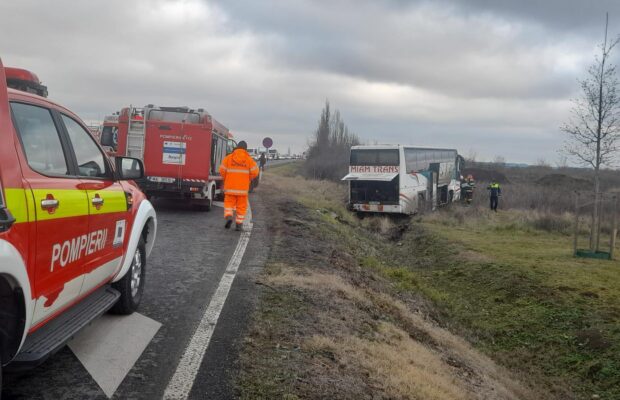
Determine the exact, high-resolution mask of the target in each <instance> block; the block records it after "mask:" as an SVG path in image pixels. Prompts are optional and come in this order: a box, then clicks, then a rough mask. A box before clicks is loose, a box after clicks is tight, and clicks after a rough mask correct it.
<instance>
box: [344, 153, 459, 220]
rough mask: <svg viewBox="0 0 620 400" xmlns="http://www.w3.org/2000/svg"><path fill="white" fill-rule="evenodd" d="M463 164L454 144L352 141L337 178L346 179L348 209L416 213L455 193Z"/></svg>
mask: <svg viewBox="0 0 620 400" xmlns="http://www.w3.org/2000/svg"><path fill="white" fill-rule="evenodd" d="M462 165H463V158H462V157H461V156H459V154H458V152H457V151H456V150H454V149H435V148H424V147H415V146H405V145H372V146H353V147H352V148H351V158H350V164H349V174H347V176H345V177H344V178H342V180H344V181H348V182H349V208H350V209H351V210H353V211H358V212H375V213H377V212H378V213H396V214H415V213H417V212H420V211H423V210H425V209H431V210H434V209H435V208H436V207H437V206H441V205H445V204H448V203H451V202H453V201H456V200H458V199H459V198H460V195H461V186H460V178H461V172H460V170H461V166H462Z"/></svg>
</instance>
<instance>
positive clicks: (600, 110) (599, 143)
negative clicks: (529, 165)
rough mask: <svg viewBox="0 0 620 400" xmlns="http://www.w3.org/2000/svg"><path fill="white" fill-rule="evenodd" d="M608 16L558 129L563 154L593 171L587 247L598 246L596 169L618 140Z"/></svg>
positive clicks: (618, 100) (619, 108)
mask: <svg viewBox="0 0 620 400" xmlns="http://www.w3.org/2000/svg"><path fill="white" fill-rule="evenodd" d="M608 25H609V15H607V17H606V20H605V38H604V39H603V42H602V43H601V44H600V45H599V46H598V47H599V51H600V54H598V55H597V56H596V57H595V59H594V63H593V64H592V65H591V66H590V67H589V68H588V71H587V76H586V78H585V79H583V80H581V81H580V82H579V83H580V86H581V91H582V94H581V97H580V98H578V99H575V100H573V109H572V114H573V115H572V118H571V120H570V121H569V122H568V123H566V124H565V125H563V126H562V128H561V129H562V131H564V132H565V133H566V134H567V135H568V139H567V141H566V143H565V146H564V152H565V153H566V154H567V155H569V156H570V157H572V158H573V159H575V160H576V161H577V162H579V163H580V164H582V165H584V166H588V167H591V168H592V169H593V170H594V207H593V212H592V219H593V224H592V226H593V229H592V235H591V236H590V248H591V249H592V250H595V249H596V247H598V234H599V228H600V227H599V226H598V221H599V215H598V214H599V211H600V198H601V188H600V169H601V167H602V166H605V165H607V166H610V165H611V164H612V163H613V161H614V156H615V153H616V152H617V150H618V139H620V120H619V118H620V93H619V92H618V77H617V71H616V66H615V65H613V64H611V63H610V62H609V58H610V54H611V52H612V50H613V49H614V47H616V45H617V44H618V42H620V36H619V37H617V38H616V39H614V40H608V38H607V29H608Z"/></svg>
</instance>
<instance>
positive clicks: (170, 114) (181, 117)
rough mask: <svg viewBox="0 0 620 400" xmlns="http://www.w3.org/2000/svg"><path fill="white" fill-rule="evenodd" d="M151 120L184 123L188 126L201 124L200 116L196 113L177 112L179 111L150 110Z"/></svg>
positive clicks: (149, 117)
mask: <svg viewBox="0 0 620 400" xmlns="http://www.w3.org/2000/svg"><path fill="white" fill-rule="evenodd" d="M148 119H149V120H157V121H168V122H183V121H185V123H187V124H198V123H200V115H199V114H197V113H194V112H177V111H163V110H150V111H149V115H148Z"/></svg>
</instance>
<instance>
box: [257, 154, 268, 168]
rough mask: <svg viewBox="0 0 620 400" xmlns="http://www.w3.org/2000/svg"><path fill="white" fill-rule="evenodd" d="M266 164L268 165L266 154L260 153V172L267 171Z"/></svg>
mask: <svg viewBox="0 0 620 400" xmlns="http://www.w3.org/2000/svg"><path fill="white" fill-rule="evenodd" d="M265 164H267V157H265V153H260V158H259V160H258V165H259V166H260V170H261V171H263V170H264V169H265Z"/></svg>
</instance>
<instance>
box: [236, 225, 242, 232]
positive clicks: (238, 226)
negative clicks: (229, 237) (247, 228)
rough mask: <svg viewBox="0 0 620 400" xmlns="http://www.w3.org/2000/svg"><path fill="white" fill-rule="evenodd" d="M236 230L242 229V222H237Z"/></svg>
mask: <svg viewBox="0 0 620 400" xmlns="http://www.w3.org/2000/svg"><path fill="white" fill-rule="evenodd" d="M235 230H236V231H242V230H243V224H237V226H236V227H235Z"/></svg>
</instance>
